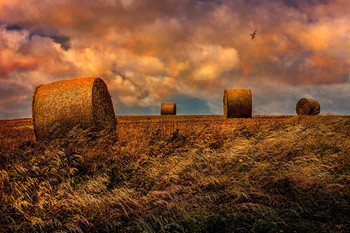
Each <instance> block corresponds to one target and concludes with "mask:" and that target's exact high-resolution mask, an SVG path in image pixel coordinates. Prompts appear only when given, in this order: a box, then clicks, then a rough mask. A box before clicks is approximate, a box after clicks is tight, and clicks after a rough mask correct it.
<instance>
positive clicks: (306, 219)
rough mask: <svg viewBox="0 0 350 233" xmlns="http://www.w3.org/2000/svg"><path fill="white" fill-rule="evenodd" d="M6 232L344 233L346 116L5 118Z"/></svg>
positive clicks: (0, 193)
mask: <svg viewBox="0 0 350 233" xmlns="http://www.w3.org/2000/svg"><path fill="white" fill-rule="evenodd" d="M0 209H1V211H0V232H349V231H350V225H349V223H350V117H348V116H333V115H327V116H253V118H251V119H226V118H224V117H223V116H180V115H178V116H117V136H110V135H106V134H104V133H99V134H97V133H91V132H88V131H82V130H80V129H78V128H77V129H74V130H72V131H71V132H70V134H69V135H68V136H67V137H66V138H63V139H56V140H53V141H50V142H46V143H45V142H35V141H34V132H33V127H32V125H31V119H16V120H0Z"/></svg>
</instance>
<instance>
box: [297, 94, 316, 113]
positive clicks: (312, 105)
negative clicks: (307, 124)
mask: <svg viewBox="0 0 350 233" xmlns="http://www.w3.org/2000/svg"><path fill="white" fill-rule="evenodd" d="M320 110H321V106H320V103H319V102H318V101H316V100H314V99H310V98H302V99H300V100H299V101H298V102H297V104H296V106H295V111H296V113H297V114H298V115H317V114H319V113H320Z"/></svg>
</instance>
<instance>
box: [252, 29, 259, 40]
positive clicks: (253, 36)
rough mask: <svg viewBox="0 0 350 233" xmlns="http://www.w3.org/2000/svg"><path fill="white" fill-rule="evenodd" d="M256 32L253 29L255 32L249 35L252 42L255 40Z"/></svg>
mask: <svg viewBox="0 0 350 233" xmlns="http://www.w3.org/2000/svg"><path fill="white" fill-rule="evenodd" d="M257 31H258V29H255V31H254V32H253V33H251V34H250V36H251V37H252V40H253V39H254V38H255V35H256V32H257Z"/></svg>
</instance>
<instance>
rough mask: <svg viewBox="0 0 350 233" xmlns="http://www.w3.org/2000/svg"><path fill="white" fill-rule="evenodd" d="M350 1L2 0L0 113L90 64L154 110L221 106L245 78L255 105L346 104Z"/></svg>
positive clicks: (267, 108) (124, 100)
mask: <svg viewBox="0 0 350 233" xmlns="http://www.w3.org/2000/svg"><path fill="white" fill-rule="evenodd" d="M347 9H350V2H349V1H346V0H334V1H325V0H322V1H321V0H320V1H317V0H312V1H311V0H310V1H301V0H285V1H282V0H281V1H277V0H269V1H255V0H248V1H241V0H234V1H226V0H221V1H203V0H202V1H195V0H184V1H172V0H152V1H141V0H120V1H118V0H101V1H82V0H78V1H68V0H62V1H41V0H40V1H39V0H28V1H19V0H12V1H0V58H1V60H0V81H1V85H2V86H1V90H11V91H8V92H6V94H3V95H2V96H1V102H0V105H1V108H0V110H1V111H0V118H4V117H6V118H8V117H11V116H13V117H28V116H30V115H31V109H30V102H31V97H32V94H33V91H34V88H35V87H36V86H38V85H40V84H44V83H49V82H53V81H57V80H62V79H68V78H75V77H92V76H97V77H101V78H103V79H104V80H105V81H106V83H107V85H108V87H109V90H110V92H111V95H112V99H113V102H114V104H115V109H116V111H117V114H118V113H121V114H128V113H130V114H131V113H132V111H134V110H135V109H137V108H139V109H140V111H141V110H145V109H147V111H146V112H147V113H153V114H158V112H159V106H160V103H161V102H163V101H166V100H170V99H171V100H173V101H176V98H179V101H183V102H184V103H185V102H186V101H185V99H184V98H185V97H186V98H188V101H191V100H192V101H193V100H197V99H198V100H200V101H203V103H206V105H203V106H205V107H203V109H209V112H208V114H221V111H222V109H221V101H222V100H221V98H222V92H223V89H225V88H251V89H252V91H253V101H254V100H255V103H258V104H257V105H254V113H255V114H264V113H266V114H293V113H294V105H295V101H297V100H298V98H301V97H304V96H307V95H311V94H310V93H311V92H312V96H313V97H317V98H319V99H326V96H328V98H333V99H331V100H327V101H328V102H329V101H333V103H335V102H336V103H337V104H336V105H334V104H333V105H327V104H328V102H327V103H325V106H337V107H336V108H333V107H329V111H334V112H338V113H342V114H345V113H347V114H349V113H350V110H349V108H348V105H347V101H346V98H348V95H347V94H346V93H347V92H349V90H347V89H346V88H347V87H349V74H350V59H349V57H350V29H349V27H348V25H350V17H349V16H348V11H347ZM255 29H257V35H256V37H255V38H254V40H252V39H251V38H250V36H249V34H250V33H252V32H253V31H254V30H255ZM333 90H338V94H339V96H335V95H332V93H333ZM4 93H5V92H4ZM16 96H17V97H18V96H22V98H15V97H16ZM343 99H344V100H343ZM28 103H29V104H28ZM321 105H322V103H321ZM6 109H11V113H10V112H9V111H10V110H6ZM128 109H133V110H132V111H131V110H130V112H128ZM188 109H190V108H188ZM118 111H122V112H118ZM140 111H136V112H138V113H140ZM15 113H16V114H15ZM185 113H187V114H191V112H185Z"/></svg>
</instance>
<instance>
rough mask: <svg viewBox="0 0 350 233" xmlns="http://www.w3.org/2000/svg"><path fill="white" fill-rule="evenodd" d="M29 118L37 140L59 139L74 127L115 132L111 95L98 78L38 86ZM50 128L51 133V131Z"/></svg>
mask: <svg viewBox="0 0 350 233" xmlns="http://www.w3.org/2000/svg"><path fill="white" fill-rule="evenodd" d="M32 117H33V125H34V132H35V136H36V138H37V140H43V139H45V138H50V139H52V138H53V136H52V135H50V133H51V132H53V133H54V135H55V136H54V137H59V138H60V137H63V136H64V135H65V134H66V133H68V132H69V131H70V130H72V128H74V127H75V126H80V127H82V128H83V129H92V130H94V131H100V130H104V129H106V130H108V131H109V130H110V132H112V133H113V132H114V133H115V128H116V120H115V114H114V109H113V104H112V100H111V96H110V94H109V92H108V89H107V86H106V84H105V82H104V81H103V80H102V79H100V78H78V79H72V80H64V81H58V82H53V83H50V84H46V85H40V86H38V87H37V88H36V89H35V92H34V96H33V102H32ZM53 129H54V130H55V131H53Z"/></svg>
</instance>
